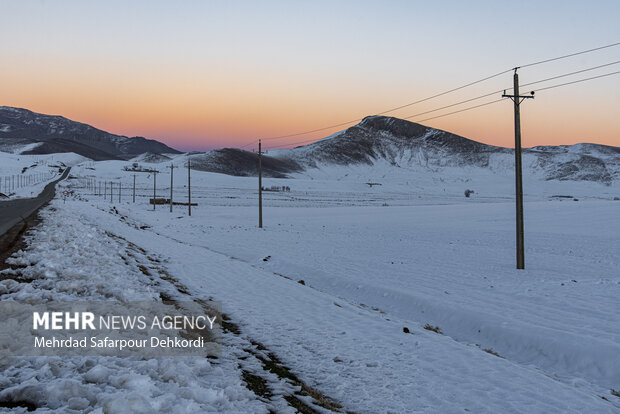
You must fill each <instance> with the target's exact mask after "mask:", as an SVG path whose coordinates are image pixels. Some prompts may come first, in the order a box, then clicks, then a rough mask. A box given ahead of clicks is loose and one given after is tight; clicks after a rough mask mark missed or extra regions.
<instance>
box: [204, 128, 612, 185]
mask: <svg viewBox="0 0 620 414" xmlns="http://www.w3.org/2000/svg"><path fill="white" fill-rule="evenodd" d="M197 158H198V160H199V162H198V163H196V168H197V169H201V170H205V171H212V172H219V173H225V174H230V175H242V176H252V175H256V174H257V168H256V165H257V159H256V154H254V153H251V152H248V151H242V150H238V149H231V148H225V149H220V150H214V151H210V152H208V153H206V154H205V155H203V156H199V157H197ZM263 164H264V165H269V167H271V168H273V169H268V170H267V172H266V176H273V177H287V176H291V175H295V174H298V173H305V174H306V175H308V174H309V175H310V176H312V175H313V174H314V175H316V174H315V173H316V172H317V171H323V170H329V171H331V172H334V173H336V174H337V173H338V172H337V171H336V170H334V168H335V167H346V168H349V169H351V168H353V167H355V168H358V169H359V168H361V167H363V166H367V167H371V166H372V167H373V168H372V169H369V168H366V169H362V170H363V171H366V172H367V173H368V174H370V173H371V171H374V172H375V173H376V172H377V171H381V173H382V174H383V173H385V174H391V173H390V172H388V170H389V169H391V170H392V173H393V172H394V169H401V170H403V169H404V170H406V171H408V173H407V174H411V173H413V172H422V171H430V172H434V173H436V174H437V176H439V177H441V175H442V174H443V173H445V172H446V171H448V170H449V169H454V168H456V169H460V170H461V171H462V175H463V176H466V175H467V173H466V172H465V171H473V170H474V169H476V170H484V171H487V172H491V173H493V174H498V175H505V176H509V175H510V174H512V173H513V171H514V150H513V149H511V148H502V147H496V146H492V145H487V144H483V143H481V142H477V141H473V140H471V139H467V138H464V137H461V136H459V135H455V134H452V133H450V132H446V131H442V130H439V129H435V128H430V127H427V126H424V125H420V124H416V123H414V122H409V121H406V120H402V119H398V118H393V117H386V116H369V117H366V118H364V119H363V120H362V121H361V122H360V123H359V124H357V125H355V126H352V127H350V128H347V129H346V130H343V131H341V132H338V133H336V134H334V135H332V136H330V137H327V138H324V139H322V140H320V141H317V142H314V143H312V144H310V145H306V146H301V147H297V148H293V149H288V150H271V151H268V152H267V153H266V155H265V156H264V157H263ZM523 166H524V167H523V168H524V174H525V175H531V176H532V178H535V179H538V180H543V181H551V180H558V181H585V182H598V183H600V184H604V185H611V184H612V183H613V182H614V181H615V180H619V179H620V148H618V147H611V146H605V145H598V144H576V145H564V146H544V147H543V146H540V147H534V148H526V149H524V150H523ZM341 171H345V170H343V169H341ZM401 172H402V173H403V174H404V172H403V171H401ZM455 174H457V173H455Z"/></svg>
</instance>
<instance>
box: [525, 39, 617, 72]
mask: <svg viewBox="0 0 620 414" xmlns="http://www.w3.org/2000/svg"><path fill="white" fill-rule="evenodd" d="M618 45H620V42H617V43H612V44H610V45H605V46H600V47H595V48H594V49H588V50H582V51H581V52H576V53H571V54H569V55H563V56H558V57H554V58H551V59H545V60H541V61H538V62H533V63H528V64H527V65H521V66H517V68H521V69H522V68H528V67H530V66H536V65H541V64H543V63H549V62H554V61H556V60H560V59H566V58H569V57H573V56H579V55H583V54H585V53H590V52H595V51H597V50H602V49H607V48H609V47H613V46H618Z"/></svg>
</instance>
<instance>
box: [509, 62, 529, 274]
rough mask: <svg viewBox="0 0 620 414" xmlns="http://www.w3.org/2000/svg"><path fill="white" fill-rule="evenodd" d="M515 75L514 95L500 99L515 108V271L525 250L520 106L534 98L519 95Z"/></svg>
mask: <svg viewBox="0 0 620 414" xmlns="http://www.w3.org/2000/svg"><path fill="white" fill-rule="evenodd" d="M517 69H519V68H515V73H514V77H513V81H514V86H513V90H514V95H506V91H504V94H503V95H502V97H504V98H510V99H512V102H514V108H515V192H516V207H517V269H525V249H524V241H523V239H524V231H523V176H522V173H521V111H520V105H521V102H522V101H523V100H524V99H528V98H534V91H532V92H531V94H530V95H524V96H521V95H519V75H518V74H517Z"/></svg>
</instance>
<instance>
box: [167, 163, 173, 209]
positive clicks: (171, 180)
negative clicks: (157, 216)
mask: <svg viewBox="0 0 620 414" xmlns="http://www.w3.org/2000/svg"><path fill="white" fill-rule="evenodd" d="M168 168H170V212H171V213H172V185H173V183H174V181H173V174H174V164H170V167H168Z"/></svg>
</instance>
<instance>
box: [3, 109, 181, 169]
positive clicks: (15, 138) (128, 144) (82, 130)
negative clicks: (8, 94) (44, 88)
mask: <svg viewBox="0 0 620 414" xmlns="http://www.w3.org/2000/svg"><path fill="white" fill-rule="evenodd" d="M33 143H41V145H38V146H36V147H34V148H32V149H30V150H28V151H27V152H25V153H28V154H49V153H55V152H75V153H76V154H79V155H82V156H85V157H88V158H91V159H93V160H103V159H129V158H132V157H135V156H136V155H139V154H143V153H145V152H151V153H155V154H162V153H171V154H179V153H180V151H178V150H176V149H174V148H171V147H169V146H167V145H166V144H163V143H161V142H159V141H156V140H152V139H147V138H144V137H127V136H124V135H116V134H112V133H109V132H107V131H103V130H101V129H98V128H95V127H93V126H91V125H88V124H85V123H82V122H78V121H73V120H71V119H68V118H65V117H64V116H61V115H46V114H40V113H37V112H34V111H31V110H29V109H25V108H15V107H10V106H0V144H1V145H2V146H3V147H10V146H11V145H27V144H33ZM73 143H75V144H73Z"/></svg>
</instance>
